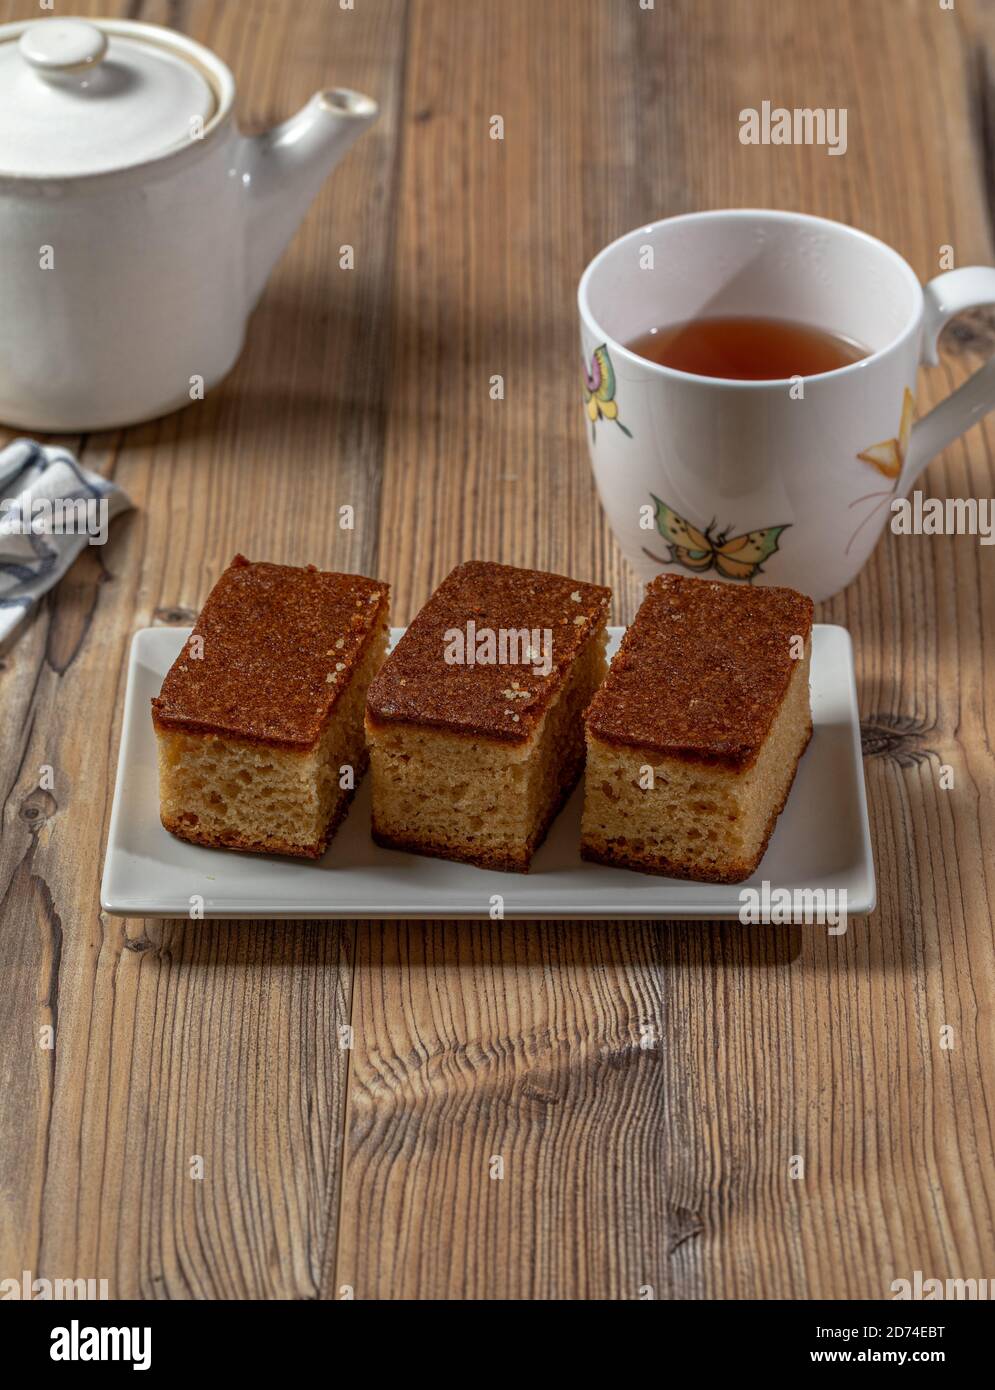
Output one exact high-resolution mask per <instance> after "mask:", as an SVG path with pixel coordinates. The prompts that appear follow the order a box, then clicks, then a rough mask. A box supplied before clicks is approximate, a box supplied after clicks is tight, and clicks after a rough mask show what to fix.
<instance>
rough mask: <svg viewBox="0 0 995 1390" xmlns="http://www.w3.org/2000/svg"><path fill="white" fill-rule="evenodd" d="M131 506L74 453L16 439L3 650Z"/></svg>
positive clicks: (2, 472)
mask: <svg viewBox="0 0 995 1390" xmlns="http://www.w3.org/2000/svg"><path fill="white" fill-rule="evenodd" d="M130 506H131V500H130V499H129V497H128V496H127V494H126V493H124V492H122V491H121V489H120V488H119V487H118V486H117V485H116V484H115V483H111V482H108V481H107V479H106V478H101V477H100V475H99V474H97V473H91V472H90V471H89V469H86V468H81V467H80V465H79V464H78V463H77V462H76V459H75V458H74V457H73V455H72V454H71V453H69V451H68V450H67V449H60V448H55V447H50V446H46V445H44V444H36V443H35V442H34V440H31V439H15V440H14V442H13V444H9V445H8V446H7V448H6V449H3V450H0V645H2V644H3V643H4V642H5V641H6V640H7V638H8V637H10V636H11V634H12V633H13V632H14V630H15V628H16V627H17V625H18V624H19V623H20V622H21V621H22V619H23V618H25V617H26V616H27V614H28V613H29V612H30V611H31V609H32V608H33V607H34V605H35V604H36V603H37V602H38V600H39V599H40V598H41V596H42V594H44V593H46V592H47V591H48V590H49V589H51V588H52V586H53V585H55V584H57V583H58V582H59V580H60V579H61V578H62V576H63V575H64V574H65V572H66V570H68V568H69V566H70V565H71V564H72V563H73V561H74V560H75V559H76V557H77V555H78V554H79V553H80V551H81V550H82V549H83V548H84V546H87V545H102V544H103V543H104V542H105V541H106V539H107V528H108V526H109V524H110V522H111V521H112V520H113V518H114V517H116V516H117V515H118V513H119V512H123V511H126V510H127V509H128V508H129V507H130Z"/></svg>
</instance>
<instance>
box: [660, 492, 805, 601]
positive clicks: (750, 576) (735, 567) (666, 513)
mask: <svg viewBox="0 0 995 1390" xmlns="http://www.w3.org/2000/svg"><path fill="white" fill-rule="evenodd" d="M650 496H651V497H652V498H653V502H654V504H655V506H656V517H655V519H656V529H657V530H658V531H659V532H660V535H661V536H662V537H663V538H664V540H665V541H667V542H668V543H669V544H670V554H669V555H668V556H667V558H666V559H661V558H660V556H659V555H654V554H653V552H652V551H650V550H647V549H646V547H645V546H644V547H643V553H644V554H645V555H648V556H649V557H650V559H651V560H655V561H656V563H657V564H658V565H673V564H677V565H683V566H684V568H685V569H688V570H693V571H694V572H695V573H696V574H703V573H704V572H705V571H706V570H710V569H711V568H712V566H713V565H714V566H715V568H716V569H717V570H718V572H719V574H721V575H723V576H724V577H725V578H726V579H745V580H746V581H747V583H750V584H752V583H753V580H754V578H755V576H756V575H758V574H763V572H764V571H763V568H762V566H763V562H764V561H765V560H768V559H770V557H771V555H773V554H774V551H775V550H777V548H778V544H777V543H778V540H779V539H780V536H781V532H782V531H786V530H787V529H788V525H790V522H789V523H788V524H786V525H784V526H766V527H763V528H762V529H761V530H759V531H745V532H744V533H743V534H742V535H741V536H730V535H729V532H730V530H731V529H732V528H731V527H729V526H727V527H726V529H725V530H724V531H719V532H718V533H717V534H716V535H713V534H712V533H713V531H714V530H715V522H714V521H712V522H710V523H709V525H708V526H706V527H705V529H704V531H700V530H699V529H698V527H697V526H692V524H691V523H690V522H689V521H685V520H684V518H683V517H682V516H678V514H677V513H676V512H675V511H674V509H673V507H668V506H667V504H666V502H661V501H660V499H659V497H656V496H654V494H653V493H652V492H651V493H650Z"/></svg>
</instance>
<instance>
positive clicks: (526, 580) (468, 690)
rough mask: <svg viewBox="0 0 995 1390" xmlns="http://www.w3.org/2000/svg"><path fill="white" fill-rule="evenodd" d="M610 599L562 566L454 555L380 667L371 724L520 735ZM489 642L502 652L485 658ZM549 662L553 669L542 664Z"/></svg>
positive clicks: (370, 699)
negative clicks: (558, 570) (464, 559)
mask: <svg viewBox="0 0 995 1390" xmlns="http://www.w3.org/2000/svg"><path fill="white" fill-rule="evenodd" d="M610 599H611V590H610V589H604V588H602V587H601V586H600V585H597V584H582V583H580V582H578V580H576V579H567V578H565V577H564V576H563V575H560V574H543V573H542V572H541V571H539V570H524V569H516V568H514V567H513V566H512V565H495V564H491V563H490V562H488V561H484V560H471V561H469V562H468V563H467V564H464V565H457V567H456V568H455V569H454V570H453V571H452V573H451V574H449V575H448V576H447V577H446V578H445V579H444V580H443V581H442V583H441V584H440V585H439V587H438V588H437V589H436V591H435V593H434V594H433V595H432V597H431V598H430V599H429V601H428V603H426V605H425V607H424V608H423V609H422V610H421V612H420V613H419V614H418V616H417V618H415V620H414V622H413V623H412V624H411V626H410V627H409V628H408V630H407V632H406V633H405V634H404V636H403V637H402V638H401V640H400V642H399V643H398V644H397V647H396V648H395V650H394V652H393V653H392V655H391V656H390V657H388V659H387V661H386V663H385V664H384V665H383V666H382V667H381V668H380V672H379V674H378V675H377V676H376V677H375V678H374V680H373V683H372V684H371V686H370V689H369V694H368V696H367V704H366V708H367V714H368V716H369V718H370V720H371V722H373V723H374V724H385V723H405V724H419V725H423V726H428V727H429V728H437V729H446V730H448V731H450V732H453V733H459V734H474V735H479V736H483V737H485V738H493V739H500V740H502V741H504V742H508V743H524V742H526V741H527V740H528V739H529V738H530V737H531V736H532V734H533V733H534V731H535V728H536V725H537V724H538V723H539V720H540V718H541V717H542V714H543V712H544V710H545V709H546V707H547V706H548V704H549V702H550V700H551V699H552V698H553V696H554V695H555V694H556V692H557V691H558V690H559V688H560V686H561V684H562V682H563V679H564V676H565V674H566V672H567V670H568V668H569V667H570V664H571V663H572V662H573V660H574V658H575V657H576V656H577V655H578V654H579V652H580V651H581V650H582V648H583V646H584V644H585V642H586V641H587V639H588V637H589V636H590V635H591V632H592V630H593V629H595V628H597V627H599V626H600V625H601V624H602V623H603V622H604V620H605V617H606V615H607V612H608V603H609V600H610ZM468 624H472V628H469V630H468ZM526 633H527V634H528V635H527V637H525V636H523V634H526ZM488 634H492V637H493V642H492V641H491V638H489V637H488ZM536 634H538V649H537V645H536V640H535V638H536ZM547 634H548V639H547ZM502 641H503V647H502ZM492 647H493V654H494V655H495V656H496V657H498V658H500V657H501V656H502V652H503V655H504V657H505V658H506V659H505V660H504V661H501V660H500V659H499V660H497V661H494V662H491V661H488V660H486V659H485V658H487V657H488V656H489V655H491V651H492ZM447 653H448V655H449V657H450V660H447V659H446V658H447ZM530 653H531V656H530ZM461 655H462V657H463V660H462V661H459V660H458V658H459V657H460V656H461ZM547 655H548V657H549V660H548V662H547V661H545V660H544V657H545V656H547ZM471 656H472V658H473V659H472V663H471V660H470V657H471ZM513 657H520V658H524V659H525V660H524V661H521V660H518V661H515V660H511V659H510V658H513ZM454 658H455V659H454ZM545 665H548V667H549V670H548V674H543V673H541V668H542V667H544V666H545ZM536 668H540V674H536Z"/></svg>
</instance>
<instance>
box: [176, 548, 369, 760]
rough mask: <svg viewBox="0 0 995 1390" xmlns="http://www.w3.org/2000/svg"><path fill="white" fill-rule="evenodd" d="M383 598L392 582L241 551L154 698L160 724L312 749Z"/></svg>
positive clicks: (360, 650)
mask: <svg viewBox="0 0 995 1390" xmlns="http://www.w3.org/2000/svg"><path fill="white" fill-rule="evenodd" d="M387 593H388V591H387V585H386V584H381V583H380V582H379V581H378V580H373V579H364V578H363V577H362V575H358V574H326V573H324V572H323V571H321V570H317V569H315V568H314V566H313V565H308V566H307V568H306V569H297V568H294V567H293V566H290V565H270V564H266V563H265V562H263V561H259V562H256V563H250V561H248V560H246V559H245V557H244V556H242V555H236V556H235V558H234V560H233V561H232V562H231V564H230V565H229V566H228V568H227V569H226V570H225V572H224V574H222V576H221V578H220V579H219V580H218V582H217V584H215V586H214V588H213V589H212V590H211V592H210V594H209V595H208V597H207V602H206V603H205V604H204V607H203V609H202V610H201V614H200V617H199V618H198V619H197V623H196V626H195V627H194V630H193V633H192V634H191V638H190V641H188V642H187V644H186V645H185V646H184V648H183V651H182V652H181V653H180V655H179V656H178V657H177V658H176V660H175V661H174V662H173V665H172V666H171V667H170V669H169V671H168V672H167V673H166V679H165V680H164V681H163V683H162V690H161V692H160V694H159V697H158V699H155V700H153V701H152V713H153V718H154V719H155V722H156V724H157V725H159V726H160V727H163V728H171V729H187V730H190V731H192V732H195V733H219V734H228V735H231V736H235V737H238V738H243V739H249V740H250V741H252V742H257V743H271V744H275V745H277V746H280V747H291V748H296V747H311V746H313V744H314V743H315V741H316V740H317V739H318V738H319V736H320V735H321V733H322V730H323V729H324V727H325V724H326V723H327V721H328V718H329V716H330V714H331V712H332V711H333V710H334V708H335V705H336V703H337V701H338V699H339V697H340V696H341V694H342V692H343V690H344V689H345V688H346V686H347V685H348V684H349V680H350V678H351V676H352V673H353V669H354V667H355V666H356V664H357V662H358V660H359V657H360V654H361V653H362V651H363V648H364V646H365V645H366V640H367V638H368V637H369V636H370V633H371V632H372V631H373V629H374V628H375V627H376V625H377V623H378V622H379V620H380V618H381V616H382V612H383V608H384V606H385V605H386V602H387ZM198 637H199V638H202V639H203V642H202V646H203V656H202V658H200V659H198V657H197V652H198V651H199V650H200V646H201V644H200V643H197V642H195V641H194V639H195V638H198Z"/></svg>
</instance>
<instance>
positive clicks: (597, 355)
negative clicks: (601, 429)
mask: <svg viewBox="0 0 995 1390" xmlns="http://www.w3.org/2000/svg"><path fill="white" fill-rule="evenodd" d="M583 377H584V404H585V406H586V407H587V416H588V419H589V420H590V422H591V437H592V438H593V437H594V427H595V425H596V424H597V423H598V421H599V420H613V421H614V422H615V424H616V425H618V427H619V429H620V430H621V431H622V433H623V434H627V435H628V436H629V438H630V439H631V438H632V431H631V430H630V429H628V428H627V427H626V426H625V425H623V424H622V421H621V420H620V419H619V418H618V401H617V400H616V399H615V368H614V367H613V366H612V360H611V358H610V357H609V355H608V347H607V345H606V344H605V343H602V344H601V346H600V347H596V348H595V349H594V352H593V353H592V354H591V365H590V367H588V366H587V365H585V366H584V368H583Z"/></svg>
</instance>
